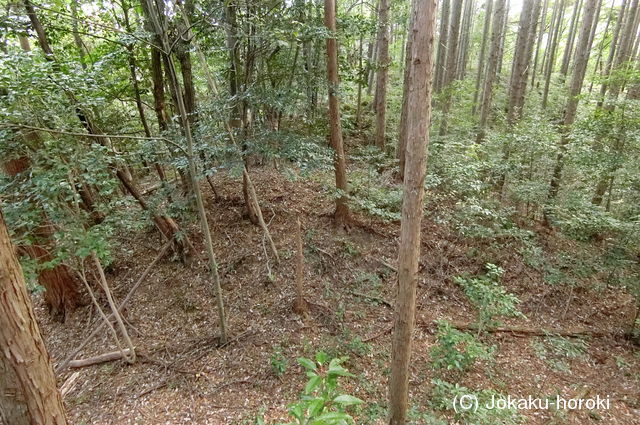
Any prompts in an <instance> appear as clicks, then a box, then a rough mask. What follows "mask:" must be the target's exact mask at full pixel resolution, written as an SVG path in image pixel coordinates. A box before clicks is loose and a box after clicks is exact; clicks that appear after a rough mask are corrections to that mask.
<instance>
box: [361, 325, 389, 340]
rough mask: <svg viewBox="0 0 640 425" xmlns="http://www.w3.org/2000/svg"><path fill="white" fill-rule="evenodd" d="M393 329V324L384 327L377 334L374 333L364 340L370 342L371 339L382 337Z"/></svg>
mask: <svg viewBox="0 0 640 425" xmlns="http://www.w3.org/2000/svg"><path fill="white" fill-rule="evenodd" d="M392 329H393V325H391V326H389V327H388V328H384V329H383V330H382V331H380V332H378V333H377V334H373V335H371V336H369V337H366V338H365V339H363V340H362V342H369V341H373V340H374V339H376V338H378V337H381V336H382V335H384V334H387V333H389V332H391V330H392Z"/></svg>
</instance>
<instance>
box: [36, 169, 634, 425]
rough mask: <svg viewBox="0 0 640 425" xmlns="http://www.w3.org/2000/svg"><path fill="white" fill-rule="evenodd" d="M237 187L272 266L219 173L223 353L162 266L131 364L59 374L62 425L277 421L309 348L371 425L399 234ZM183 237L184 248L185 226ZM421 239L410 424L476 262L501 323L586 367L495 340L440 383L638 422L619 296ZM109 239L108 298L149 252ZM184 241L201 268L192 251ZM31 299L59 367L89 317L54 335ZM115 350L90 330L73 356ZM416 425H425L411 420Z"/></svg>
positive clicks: (565, 417) (175, 267) (193, 300)
mask: <svg viewBox="0 0 640 425" xmlns="http://www.w3.org/2000/svg"><path fill="white" fill-rule="evenodd" d="M252 175H253V176H254V177H253V180H254V183H255V184H256V188H257V192H258V196H259V197H260V202H261V205H262V207H263V212H264V216H265V220H266V221H267V222H268V223H269V227H270V229H271V233H272V236H273V238H274V240H275V243H276V245H277V247H278V249H279V251H280V256H281V258H282V262H281V264H279V265H277V264H275V262H274V259H273V258H272V257H271V256H270V253H269V252H268V246H267V245H265V243H264V241H263V236H262V232H261V230H260V228H259V227H257V226H254V225H252V224H250V223H249V221H248V220H244V219H243V217H242V210H243V204H242V191H241V182H240V180H239V179H234V178H231V177H229V176H225V175H222V174H219V175H218V176H217V177H216V178H215V179H214V181H215V183H216V185H217V186H218V188H219V190H220V192H221V194H222V199H219V200H217V201H214V197H213V194H212V193H211V192H210V191H209V188H208V187H205V185H203V189H205V190H206V192H205V197H206V202H207V207H208V212H209V217H210V224H211V229H212V233H213V235H214V243H215V252H216V255H217V256H218V260H219V264H220V271H221V277H222V284H223V289H224V297H225V299H224V301H225V303H226V308H227V314H228V322H229V329H230V331H231V333H232V340H231V342H230V343H229V344H227V345H226V346H224V347H222V348H218V346H217V345H218V340H217V313H216V304H215V299H214V298H213V297H212V295H211V293H212V292H211V290H210V287H209V282H208V272H207V269H206V265H205V262H204V261H200V260H196V262H195V263H194V264H192V265H191V266H190V267H188V268H187V267H185V266H184V265H182V264H181V263H180V262H179V261H177V260H174V259H171V258H170V256H167V257H166V258H164V259H163V260H162V261H161V262H160V263H159V264H158V266H157V267H156V268H155V270H154V272H153V273H152V274H151V276H150V277H149V278H148V279H147V280H146V282H145V283H143V285H142V286H141V287H140V288H139V289H138V291H137V292H136V293H135V296H134V297H133V299H132V301H131V302H130V303H129V305H128V308H127V309H126V318H127V320H128V322H129V324H130V329H131V333H132V337H133V339H134V344H135V345H136V347H137V348H138V351H139V353H140V361H139V362H138V363H136V364H135V365H127V364H125V363H123V362H111V363H106V364H102V365H97V366H91V367H86V368H81V369H76V370H66V371H64V372H63V373H62V374H61V375H60V376H59V384H62V383H64V382H65V381H66V380H67V379H69V378H70V377H71V376H72V374H74V373H77V374H78V376H77V380H76V381H75V386H73V388H72V390H71V391H69V392H68V393H67V394H66V397H65V402H66V405H67V407H68V411H69V416H70V419H71V423H74V424H82V423H84V424H186V423H194V424H242V423H247V424H249V423H253V418H254V417H255V415H256V414H257V413H258V412H259V411H260V410H261V409H262V408H264V413H265V418H266V419H267V420H268V421H271V422H275V421H285V420H286V419H287V415H286V410H287V404H288V403H291V402H293V401H295V400H296V399H297V397H298V395H299V393H300V392H301V390H302V388H303V386H304V383H305V377H304V374H303V373H302V372H301V368H300V367H299V366H297V363H296V358H298V357H300V356H306V357H312V356H313V355H314V353H315V352H316V351H317V350H320V349H322V350H324V351H327V352H329V353H330V354H332V355H348V356H349V357H350V360H349V361H348V363H347V367H348V368H349V370H350V371H351V372H353V373H354V374H356V375H357V378H353V379H352V380H349V381H345V387H346V389H347V391H349V392H350V393H351V394H353V395H355V396H357V397H359V398H361V399H363V400H365V401H366V402H367V403H369V404H368V405H367V406H366V407H365V408H364V409H363V410H362V411H361V412H360V413H359V414H358V417H357V419H356V421H357V423H358V424H366V423H383V422H384V420H383V419H384V406H385V405H386V389H387V379H388V368H389V363H390V361H389V356H390V341H391V339H390V326H391V320H392V315H393V310H392V308H390V305H391V304H392V302H393V299H394V294H395V291H394V288H395V283H396V278H395V273H394V271H393V270H392V267H393V265H394V264H395V262H396V252H397V249H396V248H397V235H398V230H399V223H385V222H382V221H380V220H377V219H374V218H371V217H367V216H365V215H363V214H356V225H355V226H353V228H352V229H351V231H350V232H349V233H344V232H342V231H336V230H335V229H334V227H333V225H332V221H331V213H332V211H333V205H332V202H331V201H330V199H329V198H328V195H327V194H325V193H324V191H323V189H322V187H321V185H320V184H318V183H314V182H312V181H309V180H300V181H297V182H292V181H289V180H287V179H285V178H284V177H282V176H281V175H280V174H279V173H277V172H275V171H273V170H271V169H267V168H264V169H255V170H252ZM297 214H300V219H301V222H302V226H303V232H304V235H303V236H304V243H305V261H306V274H305V277H306V280H305V292H306V298H307V300H308V301H309V302H310V303H311V305H312V309H311V314H310V315H309V316H307V317H304V318H303V317H299V316H298V315H296V314H294V313H293V312H292V304H293V300H294V284H295V283H294V277H295V268H294V267H295V265H294V264H295V225H294V223H295V217H296V215H297ZM433 216H434V215H430V217H433ZM189 230H190V231H191V232H192V234H193V235H198V234H199V232H198V230H197V226H196V225H193V226H192V228H190V229H189ZM540 237H541V238H544V242H545V246H546V248H545V249H548V250H555V249H559V247H558V245H560V244H567V243H568V242H566V241H564V240H561V239H559V238H558V237H556V236H554V235H553V234H545V235H541V236H540ZM422 238H423V243H422V259H421V267H420V284H419V289H418V307H419V311H418V316H417V323H418V327H417V329H416V332H415V345H414V354H413V357H412V359H413V360H412V365H411V373H412V379H411V393H412V394H411V397H412V398H411V401H412V404H413V405H414V406H415V408H416V409H417V410H419V411H420V410H425V409H427V408H428V407H429V400H430V394H431V391H432V387H433V385H432V384H431V380H432V379H433V378H434V372H433V370H432V369H431V367H430V365H429V349H430V347H431V346H432V345H433V344H434V331H435V326H434V325H433V321H434V320H437V319H449V320H452V321H454V322H457V323H471V322H472V321H473V320H474V318H475V314H476V311H475V309H474V308H473V306H472V305H471V304H470V303H469V302H468V300H467V299H466V296H465V294H464V292H463V291H462V290H461V289H460V287H459V286H458V285H456V284H455V283H453V281H452V278H453V277H454V276H456V275H460V274H462V273H465V272H467V273H472V274H474V273H479V272H481V271H482V266H483V263H484V261H483V260H482V258H481V257H483V256H480V257H478V256H474V255H470V252H471V250H475V251H480V252H484V253H487V252H491V253H492V254H494V260H493V262H495V263H496V264H500V265H501V266H502V267H503V268H504V269H505V270H506V274H505V277H504V279H503V284H504V285H505V286H506V287H507V289H508V290H509V291H510V292H513V293H515V294H516V295H517V296H518V297H519V298H520V299H521V301H522V303H521V305H520V309H521V311H522V312H523V313H524V314H525V316H526V319H512V320H506V321H505V325H507V326H519V327H527V328H531V329H553V330H558V329H565V330H574V329H579V330H586V331H592V332H596V333H602V334H603V335H600V336H594V337H591V338H587V339H586V340H585V343H586V347H587V349H586V353H585V355H583V356H580V357H577V358H574V359H561V360H562V364H563V365H564V366H565V368H564V369H562V368H561V369H558V368H557V367H554V365H553V364H551V362H549V361H548V360H544V359H541V356H540V355H539V353H536V346H538V347H539V346H540V343H541V341H542V338H541V337H539V336H535V335H529V334H521V333H509V332H501V333H495V334H492V335H491V336H490V340H489V342H490V343H492V344H496V345H497V351H496V356H495V364H493V365H486V364H484V365H477V366H475V367H474V368H473V369H472V370H471V371H470V372H468V373H466V374H464V375H461V376H450V377H449V378H448V380H449V381H451V382H456V381H457V382H459V383H460V384H461V385H464V386H466V387H468V388H472V389H495V390H497V391H500V392H501V393H503V394H510V395H512V396H517V397H526V396H528V395H532V396H546V395H551V394H561V395H562V396H565V397H567V398H569V397H571V396H577V395H582V396H584V395H585V394H588V396H590V397H595V396H596V395H600V396H601V397H606V396H609V397H610V399H611V408H610V409H609V410H605V411H597V412H593V411H587V410H582V411H572V412H553V411H530V412H527V411H522V412H521V413H522V414H523V415H524V416H525V418H526V421H525V423H527V424H552V423H556V424H560V423H563V424H592V423H593V424H628V425H632V424H640V376H639V372H640V357H639V356H638V354H637V346H634V345H633V343H632V342H630V341H628V340H626V339H624V338H623V337H622V336H621V335H622V334H623V333H624V332H625V331H626V330H627V329H628V326H629V325H630V323H631V318H632V317H633V314H634V304H633V298H632V297H631V295H629V294H628V293H626V292H625V291H623V290H621V289H619V288H615V287H609V286H606V285H602V284H600V285H597V284H594V282H586V283H585V285H584V286H582V285H581V286H579V287H575V288H574V289H573V290H571V289H570V288H569V287H568V286H565V285H555V286H554V285H549V284H548V283H545V282H544V280H543V278H542V276H541V274H540V273H539V272H538V271H536V270H535V269H533V268H530V267H528V266H527V265H526V264H525V263H524V262H523V260H522V257H521V255H520V254H519V253H518V252H517V250H516V249H514V248H513V247H510V246H505V247H503V249H500V250H498V251H495V250H494V248H495V247H489V246H482V245H481V244H479V242H477V241H471V240H467V239H465V238H463V237H461V236H459V235H458V234H457V233H456V232H455V231H453V229H451V228H449V227H448V226H447V224H442V223H436V222H435V219H433V218H428V219H426V220H425V221H424V224H423V233H422ZM121 241H122V243H123V246H124V247H126V248H128V249H129V250H130V251H131V253H130V254H126V255H125V254H122V253H120V254H119V253H117V252H116V253H114V254H115V255H116V258H115V261H114V265H113V267H112V268H111V269H110V270H109V274H108V276H107V277H108V279H109V282H110V284H111V286H112V288H113V289H114V293H115V295H116V297H117V299H118V300H121V299H122V298H123V297H124V296H125V295H126V294H127V292H128V291H129V289H130V287H131V285H132V284H133V283H134V282H135V280H136V279H137V277H138V276H140V274H141V273H142V271H143V270H144V269H145V268H146V267H147V265H148V264H149V263H150V262H151V261H152V260H153V258H154V257H155V256H156V254H157V252H158V250H159V249H160V247H161V246H162V241H161V240H160V237H159V235H158V234H157V232H155V231H153V230H152V229H149V231H148V232H146V233H144V232H142V233H139V234H126V235H121ZM192 241H193V242H194V244H195V246H196V248H197V250H199V251H201V252H202V257H203V258H205V255H204V249H203V246H202V243H201V241H200V240H199V239H198V237H197V236H193V237H192ZM562 248H563V249H570V247H567V246H563V247H562ZM492 250H493V251H492ZM122 252H124V250H123V251H122ZM267 254H269V257H267V256H266V255H267ZM267 258H268V259H267ZM390 266H391V267H390ZM269 270H271V271H272V275H273V278H272V279H271V278H269ZM35 298H36V299H35V302H36V306H37V315H38V318H39V321H40V324H41V326H42V331H43V334H44V336H45V340H46V343H47V346H48V348H49V350H50V352H51V355H52V356H53V358H54V362H55V363H56V364H59V363H60V362H61V361H63V360H64V358H65V357H66V356H67V355H68V354H69V353H71V352H72V351H73V349H74V347H77V346H78V344H79V343H80V342H81V341H82V340H83V339H84V338H85V336H86V335H88V333H89V332H90V331H91V330H92V327H93V325H92V323H94V322H95V321H96V320H97V319H98V316H97V314H96V313H95V311H94V309H93V308H92V307H91V306H90V305H87V306H85V307H81V308H79V309H78V310H76V311H75V312H74V313H73V314H72V315H71V316H70V317H67V320H66V323H59V322H56V321H54V320H52V319H51V318H50V317H49V315H48V314H47V312H46V310H45V308H44V307H43V303H42V300H41V299H40V298H39V297H37V296H36V297H35ZM568 300H570V302H567V301H568ZM536 341H538V344H537V345H536ZM114 349H115V346H114V344H113V341H112V339H111V338H110V336H109V335H108V334H107V333H106V332H104V333H102V334H101V335H100V336H99V337H97V338H95V339H94V340H92V341H91V342H90V343H89V344H88V346H87V347H86V348H85V349H83V350H82V352H81V353H80V354H79V356H78V357H83V358H84V357H89V356H94V355H97V354H100V353H104V352H107V351H112V350H114ZM277 350H281V352H282V355H283V356H284V357H285V358H286V359H287V361H288V367H287V368H286V371H285V373H284V374H283V375H282V376H279V377H278V376H276V375H275V374H274V372H273V371H272V366H271V358H272V356H273V354H274V352H276V351H277ZM556 366H557V365H556ZM376 412H377V413H376ZM376 415H377V419H376ZM444 417H445V418H447V417H448V418H452V412H444ZM417 423H425V422H424V420H422V419H418V420H417ZM449 423H455V421H453V420H452V419H451V420H450V422H449Z"/></svg>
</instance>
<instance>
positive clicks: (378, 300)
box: [349, 291, 393, 308]
mask: <svg viewBox="0 0 640 425" xmlns="http://www.w3.org/2000/svg"><path fill="white" fill-rule="evenodd" d="M349 293H350V294H352V295H355V296H357V297H362V298H367V299H370V300H373V301H377V302H379V303H380V304H384V305H386V306H387V307H389V308H393V305H392V304H391V303H390V302H389V301H387V300H385V299H384V298H380V297H376V296H374V295H369V294H365V293H362V292H357V291H349Z"/></svg>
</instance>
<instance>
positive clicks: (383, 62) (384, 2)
mask: <svg viewBox="0 0 640 425" xmlns="http://www.w3.org/2000/svg"><path fill="white" fill-rule="evenodd" d="M378 21H379V23H378V73H377V77H376V102H377V103H376V136H375V143H376V146H377V147H378V148H380V149H382V150H384V146H385V139H386V133H385V129H386V124H387V121H386V112H387V78H388V75H389V0H380V11H379V17H378Z"/></svg>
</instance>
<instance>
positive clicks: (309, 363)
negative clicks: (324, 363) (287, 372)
mask: <svg viewBox="0 0 640 425" xmlns="http://www.w3.org/2000/svg"><path fill="white" fill-rule="evenodd" d="M298 363H300V365H301V366H302V367H304V368H305V369H307V370H314V371H315V370H318V368H317V366H316V364H315V363H314V362H312V361H311V360H309V359H305V358H304V357H300V358H299V359H298Z"/></svg>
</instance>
